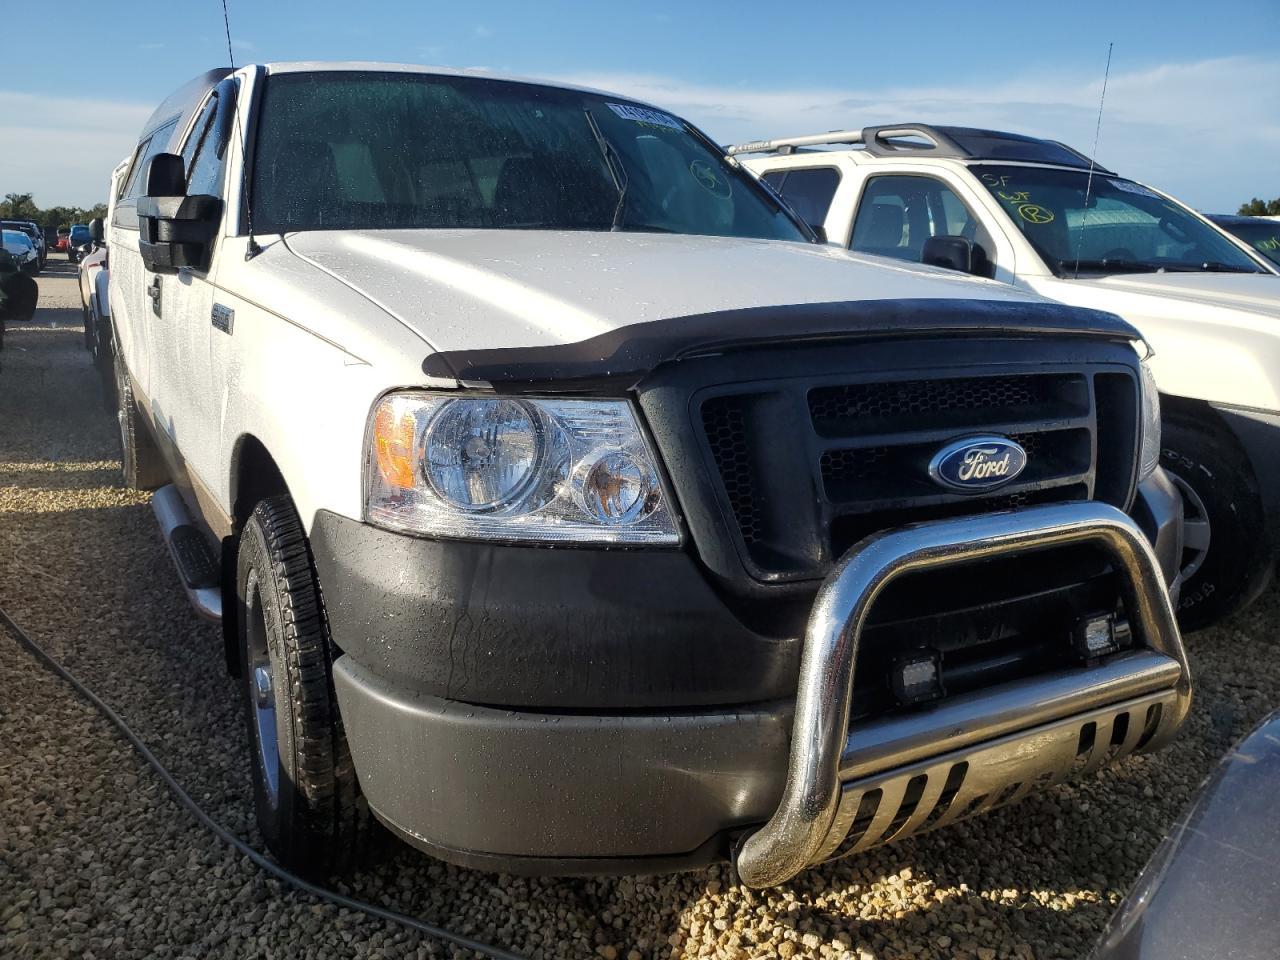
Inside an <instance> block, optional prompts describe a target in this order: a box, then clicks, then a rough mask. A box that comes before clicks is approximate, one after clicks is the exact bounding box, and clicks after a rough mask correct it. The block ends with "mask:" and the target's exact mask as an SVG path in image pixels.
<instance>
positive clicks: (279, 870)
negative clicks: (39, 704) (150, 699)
mask: <svg viewBox="0 0 1280 960" xmlns="http://www.w3.org/2000/svg"><path fill="white" fill-rule="evenodd" d="M0 622H3V623H4V625H5V626H7V627H8V628H9V631H10V632H11V633H12V634H13V635H14V636H15V637H16V638H17V640H18V643H19V644H20V645H21V646H23V647H25V648H26V649H27V651H28V652H30V653H31V654H32V656H34V657H35V658H36V659H37V660H38V661H40V662H41V663H42V664H43V665H44V666H45V667H47V668H48V669H50V670H52V671H53V672H54V673H56V674H57V675H58V676H60V677H61V678H62V679H63V680H65V681H67V683H69V684H71V686H72V687H74V688H75V690H76V692H77V693H79V694H80V695H81V696H82V697H84V698H85V699H86V700H88V701H89V702H90V703H91V704H93V705H94V706H95V707H96V708H97V709H98V712H99V713H101V714H102V715H103V716H104V717H106V718H107V720H109V721H110V722H111V724H112V725H113V726H114V727H115V728H116V729H117V730H118V731H119V732H120V734H121V736H123V737H124V738H125V739H126V740H128V741H129V743H130V744H131V745H132V746H133V749H134V750H136V751H137V752H138V755H139V756H140V757H142V759H143V760H145V761H146V763H147V765H148V766H149V767H151V769H152V770H154V771H155V772H156V774H157V775H158V776H159V777H160V779H161V780H163V781H164V782H165V785H166V786H167V787H168V788H169V792H170V793H172V794H173V796H174V798H175V799H176V800H177V801H178V802H179V803H180V804H182V806H184V807H186V808H187V810H188V811H189V812H190V813H191V815H192V816H193V817H195V818H196V820H198V821H199V822H200V824H201V825H202V826H203V827H204V828H205V829H207V830H209V831H210V832H211V833H213V834H214V835H216V836H217V837H218V839H220V840H221V841H222V842H223V843H225V844H227V845H228V846H230V847H233V848H234V849H236V850H237V851H239V852H240V853H242V854H243V855H244V856H246V857H248V858H249V859H250V860H252V861H253V862H254V863H255V864H257V866H258V868H259V869H261V870H263V871H265V872H266V873H269V874H271V875H272V876H273V877H275V878H276V879H278V880H281V881H283V882H284V883H287V884H289V885H290V886H292V887H295V888H297V889H298V890H301V891H303V892H304V893H309V894H311V895H312V896H313V897H319V898H320V899H321V900H328V901H329V902H330V903H334V904H337V905H338V906H340V907H346V908H347V909H348V910H356V911H359V912H360V913H365V914H368V915H369V916H371V917H377V918H378V919H379V920H388V921H390V922H391V923H398V924H400V925H401V926H403V927H408V928H409V929H410V930H415V931H417V932H418V933H420V934H422V935H423V936H427V937H431V938H432V939H433V940H440V941H443V942H444V943H451V944H453V945H454V946H458V947H463V948H465V949H467V950H472V951H474V952H476V953H479V954H483V955H484V956H487V957H493V958H494V960H529V958H528V957H525V956H523V955H522V954H519V953H512V952H511V951H510V950H504V949H503V948H502V947H495V946H492V945H490V944H487V943H481V942H480V941H479V940H472V939H471V938H470V937H464V936H462V934H459V933H454V932H453V931H452V930H446V929H445V928H444V927H437V926H433V925H432V924H429V923H424V922H423V921H421V920H418V919H415V918H414V917H411V916H409V915H408V914H404V913H399V912H397V911H395V910H388V909H386V908H385V907H379V906H378V905H377V904H373V903H366V902H365V901H363V900H356V899H354V898H352V897H348V896H346V895H344V894H341V893H338V891H336V890H330V889H329V888H328V887H322V886H320V885H319V884H315V883H312V882H311V881H309V880H304V879H303V878H302V877H300V876H298V875H297V874H296V873H292V872H290V871H288V870H286V869H285V868H284V867H282V866H280V865H279V864H278V863H275V862H273V861H271V860H269V859H267V858H266V857H265V856H263V855H262V854H261V853H259V852H258V851H257V850H255V849H254V848H253V847H251V846H249V844H247V843H245V842H244V841H243V840H241V839H240V838H239V837H237V836H236V835H235V834H234V833H232V832H231V831H230V830H228V829H227V828H226V827H224V826H223V825H222V824H220V823H218V821H216V820H214V819H213V817H211V816H209V814H207V813H205V811H204V808H203V807H201V806H200V805H199V804H198V803H196V802H195V800H194V799H192V797H191V794H189V793H187V791H186V790H185V789H183V787H182V784H180V783H178V781H177V780H176V779H174V776H173V774H171V773H170V772H169V771H168V769H167V768H166V767H165V765H164V764H163V763H161V762H160V760H159V759H158V758H157V757H156V755H155V754H154V753H152V752H151V750H150V748H148V747H147V745H146V744H145V743H143V742H142V739H141V738H140V737H139V736H138V735H137V734H136V733H134V732H133V729H132V728H131V727H130V726H129V724H127V723H125V721H124V719H123V718H122V717H121V716H120V715H119V714H118V713H116V712H115V711H114V710H113V709H111V707H110V706H108V705H107V703H106V702H105V701H103V700H102V698H101V697H99V696H98V695H97V694H96V693H94V692H93V691H92V690H90V689H89V688H88V687H87V686H85V685H84V684H83V683H82V682H81V681H80V680H79V678H77V677H76V675H75V674H74V673H72V672H71V671H70V670H69V669H67V668H66V667H65V666H63V665H62V664H61V663H60V662H59V661H58V660H57V658H56V657H54V656H53V654H51V653H49V652H48V651H47V650H45V649H44V647H42V646H40V644H38V643H36V642H35V641H34V640H33V639H31V637H30V635H28V633H27V632H26V631H25V630H23V629H22V627H20V626H18V624H17V623H16V622H15V621H14V620H13V618H12V617H10V616H9V614H8V613H7V612H6V611H5V609H4V608H3V607H0Z"/></svg>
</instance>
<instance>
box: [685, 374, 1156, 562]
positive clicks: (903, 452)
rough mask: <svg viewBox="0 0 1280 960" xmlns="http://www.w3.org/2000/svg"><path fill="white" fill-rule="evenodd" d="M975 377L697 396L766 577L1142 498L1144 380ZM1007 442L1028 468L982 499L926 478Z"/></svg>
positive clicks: (823, 383)
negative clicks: (895, 541) (914, 527)
mask: <svg viewBox="0 0 1280 960" xmlns="http://www.w3.org/2000/svg"><path fill="white" fill-rule="evenodd" d="M1028 366H1029V365H1023V366H1022V367H1021V369H1017V368H1015V369H1007V370H999V369H994V370H992V371H991V372H989V373H988V372H983V373H982V374H981V375H975V374H974V373H973V372H972V368H970V369H968V370H966V371H965V372H964V373H963V375H960V374H959V373H957V372H956V371H948V370H946V369H943V370H939V371H938V372H937V373H936V374H932V375H927V376H925V375H921V374H920V373H919V372H915V373H913V375H910V376H904V377H901V378H893V377H892V376H885V375H884V374H883V373H879V372H876V373H871V374H864V375H862V376H861V377H859V378H855V377H850V376H846V377H844V378H840V377H831V376H823V377H813V378H807V377H790V378H787V379H783V380H767V381H762V382H755V383H751V384H734V385H731V386H726V387H720V388H711V389H708V390H703V391H701V392H700V394H699V396H698V398H697V401H696V404H695V409H696V410H697V416H696V419H697V422H698V423H699V425H700V427H701V432H702V435H703V438H704V439H705V442H706V448H705V449H706V452H707V453H709V455H710V461H711V462H710V466H712V467H713V468H714V475H715V477H716V478H718V486H719V491H718V492H719V494H720V496H721V498H722V502H723V505H724V507H725V508H726V511H725V512H726V515H727V517H729V518H732V524H733V526H734V528H735V529H734V530H733V531H732V532H733V534H735V535H736V538H737V540H738V542H739V549H740V551H741V552H742V554H743V559H744V561H745V565H746V566H747V568H748V571H749V572H750V573H751V574H752V576H754V577H755V578H756V579H758V580H778V579H807V578H816V577H820V576H823V575H824V574H825V572H826V570H827V569H828V568H829V566H830V564H831V563H832V562H834V560H835V559H836V558H838V557H839V556H840V555H841V554H842V553H844V552H845V551H846V550H847V549H848V548H849V547H850V546H852V545H853V544H854V543H856V542H857V541H858V540H859V539H861V538H863V537H865V536H867V535H868V534H870V533H874V532H876V531H877V530H882V529H887V528H890V527H896V526H900V525H902V524H905V523H912V522H917V521H921V520H929V519H938V518H941V517H952V516H958V515H964V514H966V513H977V512H987V511H991V510H997V509H1009V508H1013V507H1019V506H1025V505H1028V504H1032V503H1045V502H1052V501H1061V500H1083V499H1090V498H1097V499H1102V500H1104V501H1106V502H1110V503H1113V504H1115V505H1116V506H1119V507H1121V508H1124V507H1126V506H1127V503H1128V500H1129V498H1130V497H1131V496H1132V487H1133V467H1134V462H1135V455H1136V444H1137V382H1136V378H1135V377H1134V376H1133V373H1132V370H1131V368H1123V367H1121V368H1117V367H1116V366H1115V365H1109V366H1106V367H1103V366H1102V365H1099V367H1098V368H1093V367H1089V366H1087V365H1083V364H1082V365H1079V366H1075V367H1068V368H1067V369H1062V368H1061V367H1050V368H1047V369H1046V368H1045V367H1039V368H1034V367H1033V368H1032V369H1030V370H1028ZM977 434H996V435H999V436H1003V437H1008V438H1010V439H1013V440H1015V441H1016V442H1018V443H1019V444H1020V445H1021V446H1022V447H1023V449H1024V450H1025V451H1026V453H1027V466H1026V468H1025V469H1024V471H1023V472H1022V473H1021V474H1020V475H1019V476H1018V477H1017V478H1015V479H1014V480H1012V481H1011V482H1009V483H1008V484H1005V485H1003V486H1001V487H998V488H996V489H994V490H991V491H989V492H985V493H968V492H960V491H953V490H950V489H947V488H944V487H942V486H940V485H939V484H938V483H937V482H936V481H934V480H933V479H932V478H931V477H930V475H929V469H928V467H929V463H930V461H931V459H932V458H933V457H934V456H935V455H936V454H937V452H938V451H939V450H940V449H941V448H942V447H943V446H945V445H946V444H947V443H949V442H951V441H953V440H956V439H960V438H963V437H966V436H973V435H977Z"/></svg>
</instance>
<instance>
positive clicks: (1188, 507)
mask: <svg viewBox="0 0 1280 960" xmlns="http://www.w3.org/2000/svg"><path fill="white" fill-rule="evenodd" d="M1224 434H1226V435H1227V436H1229V432H1228V431H1226V430H1225V428H1224V427H1222V426H1220V425H1219V426H1216V427H1215V426H1213V425H1210V424H1208V423H1205V422H1203V421H1199V420H1190V419H1177V420H1166V421H1165V423H1164V425H1163V432H1162V443H1161V446H1162V450H1161V456H1160V465H1161V466H1162V467H1164V469H1165V471H1166V472H1167V473H1168V474H1169V476H1170V478H1171V479H1172V480H1173V482H1174V484H1175V485H1176V486H1177V487H1178V490H1179V491H1180V492H1181V493H1182V501H1183V543H1184V549H1183V553H1182V573H1183V584H1182V596H1181V599H1180V601H1179V604H1178V620H1179V622H1180V623H1181V624H1182V627H1183V629H1184V630H1200V629H1203V628H1204V627H1208V626H1211V625H1212V624H1215V623H1217V622H1218V621H1220V620H1222V619H1223V618H1225V617H1228V616H1230V615H1231V614H1233V613H1236V612H1237V611H1239V610H1241V609H1243V608H1244V607H1245V606H1246V605H1247V604H1248V603H1250V602H1251V601H1252V600H1254V599H1255V598H1256V597H1257V595H1258V593H1259V592H1260V591H1261V590H1262V588H1263V586H1264V585H1265V584H1266V579H1267V573H1268V571H1269V569H1270V566H1269V563H1268V558H1267V543H1266V533H1265V529H1264V524H1263V511H1262V500H1261V497H1260V496H1259V494H1258V485H1257V481H1256V480H1255V479H1254V476H1253V468H1252V467H1251V466H1250V464H1249V460H1248V458H1247V457H1246V456H1245V455H1244V453H1243V452H1242V451H1241V450H1240V449H1239V448H1238V447H1236V445H1235V444H1234V443H1231V442H1229V441H1226V442H1224V440H1223V439H1222V438H1223V436H1224Z"/></svg>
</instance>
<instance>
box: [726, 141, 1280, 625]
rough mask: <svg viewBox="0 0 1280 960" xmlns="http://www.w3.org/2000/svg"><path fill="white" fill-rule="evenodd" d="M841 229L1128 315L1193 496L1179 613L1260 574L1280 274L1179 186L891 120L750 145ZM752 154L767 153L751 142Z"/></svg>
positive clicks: (803, 209)
mask: <svg viewBox="0 0 1280 960" xmlns="http://www.w3.org/2000/svg"><path fill="white" fill-rule="evenodd" d="M729 153H730V154H731V155H733V156H735V157H738V158H740V159H741V160H742V161H743V162H744V163H745V165H746V166H747V167H748V168H750V169H751V170H752V171H754V172H755V173H756V174H758V175H759V176H761V177H762V178H763V179H764V181H765V182H766V183H768V184H769V185H770V186H772V187H773V188H774V189H776V190H777V191H778V192H779V193H780V194H781V195H782V196H783V197H784V198H786V199H787V200H788V201H789V202H790V203H791V204H792V206H793V207H794V208H795V210H796V211H797V212H798V213H800V215H801V216H802V217H804V219H805V220H806V221H807V222H809V223H810V224H811V225H813V226H814V227H817V228H822V229H824V230H825V233H826V236H827V238H828V240H829V242H830V243H832V244H835V245H837V246H840V247H845V248H849V249H852V250H855V251H858V252H861V253H867V254H874V255H877V256H881V257H888V258H892V259H895V260H899V261H902V260H906V261H910V262H915V263H929V264H934V265H937V266H943V267H949V268H952V269H956V270H961V271H964V272H968V273H973V274H976V275H978V276H984V277H991V278H994V279H995V280H997V281H999V282H1001V283H1004V284H1008V285H1009V286H1011V287H1015V288H1022V289H1025V290H1032V291H1035V292H1036V293H1039V294H1042V295H1044V296H1046V297H1050V298H1052V299H1054V300H1058V301H1061V302H1063V303H1068V304H1074V305H1078V306H1085V307H1096V308H1100V309H1105V310H1110V311H1113V312H1115V313H1118V314H1120V315H1121V316H1122V317H1124V318H1125V319H1126V320H1128V321H1129V322H1130V323H1132V324H1133V325H1134V326H1136V327H1137V328H1138V329H1139V330H1140V331H1141V332H1142V335H1143V337H1144V338H1145V339H1146V340H1147V341H1148V343H1150V344H1151V346H1152V348H1153V349H1154V351H1155V354H1154V358H1153V360H1152V368H1153V370H1154V371H1155V374H1156V381H1157V383H1158V384H1159V387H1160V393H1161V397H1162V403H1163V406H1164V456H1163V463H1164V466H1165V469H1166V470H1168V471H1169V472H1170V473H1171V475H1172V476H1173V477H1174V479H1175V480H1176V482H1177V483H1178V486H1179V487H1180V488H1181V491H1182V494H1183V499H1184V502H1185V504H1186V526H1185V536H1186V543H1185V548H1186V549H1185V552H1184V557H1183V565H1182V568H1183V577H1184V586H1183V591H1182V600H1181V606H1180V610H1179V614H1180V617H1181V619H1182V622H1183V624H1184V626H1190V627H1193V628H1194V627H1201V626H1205V625H1207V624H1209V623H1211V622H1213V621H1215V620H1217V619H1220V618H1221V617H1223V616H1225V615H1226V614H1228V613H1231V612H1233V611H1234V610H1237V609H1239V608H1240V607H1241V606H1243V605H1244V604H1246V603H1247V602H1249V601H1250V600H1252V599H1253V598H1254V597H1256V596H1257V595H1258V593H1259V592H1261V590H1262V589H1263V587H1264V586H1265V584H1266V582H1267V579H1268V577H1269V575H1270V573H1271V569H1272V565H1273V555H1274V551H1273V548H1274V546H1275V544H1276V543H1277V542H1280V322H1278V321H1280V277H1277V276H1276V269H1275V267H1274V266H1273V265H1272V264H1270V263H1268V262H1267V261H1266V260H1265V259H1263V258H1262V257H1260V256H1258V255H1257V254H1256V253H1255V252H1254V251H1251V250H1250V249H1249V247H1248V245H1247V244H1244V243H1242V242H1241V241H1239V240H1237V239H1236V238H1235V237H1232V236H1230V235H1229V234H1227V233H1226V232H1224V231H1223V230H1221V229H1219V228H1218V227H1217V226H1215V225H1214V224H1212V223H1210V222H1209V221H1208V220H1206V219H1205V218H1204V217H1202V216H1200V215H1199V214H1197V213H1194V212H1193V211H1191V210H1190V209H1188V208H1187V207H1185V206H1184V205H1182V204H1181V203H1179V202H1178V201H1176V200H1174V199H1173V198H1171V197H1169V196H1167V195H1165V194H1163V193H1161V192H1160V191H1158V190H1154V189H1152V188H1151V187H1147V186H1144V185H1142V184H1140V183H1136V182H1134V181H1132V180H1127V179H1125V178H1123V177H1120V176H1117V175H1116V174H1114V173H1112V172H1111V171H1110V170H1106V169H1104V168H1102V167H1099V166H1096V165H1091V163H1090V160H1089V158H1087V157H1085V156H1083V155H1081V154H1080V153H1078V152H1077V151H1075V150H1073V149H1071V148H1070V147H1067V146H1066V145H1064V144H1061V143H1057V142H1054V141H1047V140H1037V139H1034V138H1032V137H1026V136H1021V135H1018V134H1012V133H1001V132H998V131H992V130H975V129H970V128H963V127H942V126H938V127H935V126H925V125H923V124H897V125H894V126H877V127H867V128H866V129H863V130H845V131H830V132H826V133H817V134H811V135H806V136H799V137H787V138H783V139H778V140H763V141H755V142H752V143H744V144H739V145H736V146H733V147H730V148H729ZM752 155H755V156H752Z"/></svg>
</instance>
